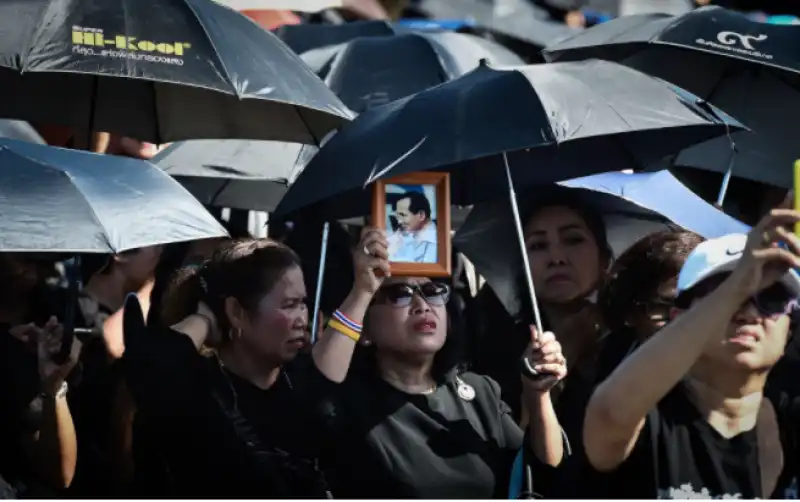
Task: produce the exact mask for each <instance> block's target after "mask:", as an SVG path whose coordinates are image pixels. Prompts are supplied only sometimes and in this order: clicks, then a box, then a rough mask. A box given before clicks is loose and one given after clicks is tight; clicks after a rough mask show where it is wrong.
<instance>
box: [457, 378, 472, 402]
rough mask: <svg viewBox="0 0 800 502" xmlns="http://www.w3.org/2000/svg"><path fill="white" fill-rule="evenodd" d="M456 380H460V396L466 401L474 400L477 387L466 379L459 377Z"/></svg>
mask: <svg viewBox="0 0 800 502" xmlns="http://www.w3.org/2000/svg"><path fill="white" fill-rule="evenodd" d="M456 381H457V382H458V390H457V392H458V397H460V398H461V399H463V400H464V401H472V400H473V399H475V388H474V387H473V386H471V385H469V384H467V383H466V382H465V381H463V380H461V379H460V378H457V379H456Z"/></svg>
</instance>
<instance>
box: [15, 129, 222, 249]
mask: <svg viewBox="0 0 800 502" xmlns="http://www.w3.org/2000/svg"><path fill="white" fill-rule="evenodd" d="M0 214H2V215H3V218H2V220H0V252H63V253H118V252H121V251H126V250H129V249H135V248H140V247H145V246H153V245H157V244H168V243H172V242H183V241H193V240H201V239H209V238H216V237H225V236H227V232H226V231H225V229H224V228H223V227H222V226H221V225H220V224H219V222H217V220H216V219H215V218H214V217H213V216H212V215H211V214H209V213H208V211H206V210H205V208H204V207H203V206H202V205H201V204H200V203H199V202H198V201H197V200H196V199H195V198H194V197H192V195H191V194H189V192H187V191H186V190H185V189H184V188H183V187H181V186H180V184H179V183H177V182H176V181H175V180H173V179H172V178H170V177H169V176H168V175H166V174H165V173H164V172H162V171H161V170H160V169H158V168H157V167H155V166H154V165H152V164H150V163H148V162H144V161H141V160H137V159H131V158H127V157H116V156H112V155H100V154H93V153H86V152H81V151H76V150H67V149H63V148H56V147H51V146H46V145H37V144H33V143H26V142H22V141H14V140H9V139H0Z"/></svg>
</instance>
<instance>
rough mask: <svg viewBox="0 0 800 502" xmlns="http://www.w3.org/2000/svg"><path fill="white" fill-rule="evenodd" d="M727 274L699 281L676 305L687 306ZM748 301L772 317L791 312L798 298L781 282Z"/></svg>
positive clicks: (794, 308)
mask: <svg viewBox="0 0 800 502" xmlns="http://www.w3.org/2000/svg"><path fill="white" fill-rule="evenodd" d="M728 275H729V274H720V275H717V276H714V277H711V278H709V279H706V280H705V281H703V282H701V283H700V284H698V285H697V286H695V287H694V288H692V289H691V290H690V291H688V294H687V295H681V296H680V297H679V298H678V300H679V301H676V302H675V303H676V305H677V306H679V307H681V308H688V307H689V305H690V304H691V302H692V301H693V300H694V299H697V298H702V297H704V296H707V295H708V294H709V293H711V292H712V291H714V290H715V289H716V288H717V287H718V286H719V285H720V284H722V282H723V281H724V280H725V279H726V278H727V277H728ZM750 302H751V303H752V304H753V305H754V306H755V307H756V309H757V310H758V311H759V312H760V313H761V314H762V315H764V316H767V317H772V316H779V315H788V314H791V313H792V312H793V311H794V310H797V307H798V299H797V298H796V297H795V296H794V295H792V293H791V291H789V289H788V288H787V287H786V286H784V285H783V284H781V283H776V284H773V285H772V286H770V287H768V288H766V289H763V290H761V291H759V292H758V293H756V294H755V295H753V296H752V297H751V298H750Z"/></svg>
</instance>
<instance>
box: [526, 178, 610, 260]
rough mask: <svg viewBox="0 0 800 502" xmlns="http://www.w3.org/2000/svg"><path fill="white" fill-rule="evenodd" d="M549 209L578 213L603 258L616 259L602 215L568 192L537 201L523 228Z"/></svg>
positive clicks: (529, 211)
mask: <svg viewBox="0 0 800 502" xmlns="http://www.w3.org/2000/svg"><path fill="white" fill-rule="evenodd" d="M549 207H566V208H568V209H570V210H572V211H574V212H575V213H577V215H578V216H579V217H580V218H581V219H582V220H583V222H584V223H585V224H586V228H587V229H588V230H589V233H591V234H592V237H594V240H595V242H596V243H597V247H598V248H599V249H600V254H601V258H603V259H604V260H606V261H607V262H609V263H610V262H611V260H613V259H614V251H613V250H612V249H611V246H610V245H609V244H608V233H607V232H606V223H605V221H603V216H602V213H601V212H600V211H598V210H597V209H595V208H592V207H590V206H588V205H586V204H584V203H583V202H581V201H580V200H578V199H577V198H576V197H575V196H574V195H573V194H572V193H570V192H568V191H565V192H563V193H560V194H559V195H558V196H555V195H554V196H551V197H549V198H546V199H544V200H540V201H537V203H536V204H535V205H534V206H531V207H530V208H529V209H528V211H527V217H526V218H525V219H523V221H522V224H523V226H525V225H527V223H528V222H529V221H530V220H531V218H533V217H534V216H535V215H536V214H537V213H538V212H540V211H542V210H543V209H546V208H549Z"/></svg>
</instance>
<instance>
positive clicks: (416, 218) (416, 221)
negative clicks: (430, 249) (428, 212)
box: [394, 199, 427, 232]
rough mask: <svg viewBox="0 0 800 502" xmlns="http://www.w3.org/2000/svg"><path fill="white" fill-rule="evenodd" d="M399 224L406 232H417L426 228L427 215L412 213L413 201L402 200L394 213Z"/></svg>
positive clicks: (398, 202)
mask: <svg viewBox="0 0 800 502" xmlns="http://www.w3.org/2000/svg"><path fill="white" fill-rule="evenodd" d="M394 215H395V217H396V218H397V223H399V224H400V228H401V229H402V230H403V231H404V232H416V231H418V230H420V229H422V227H424V226H425V221H426V220H427V219H426V218H425V213H423V212H419V213H412V212H411V199H400V200H399V201H397V206H396V209H395V212H394Z"/></svg>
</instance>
